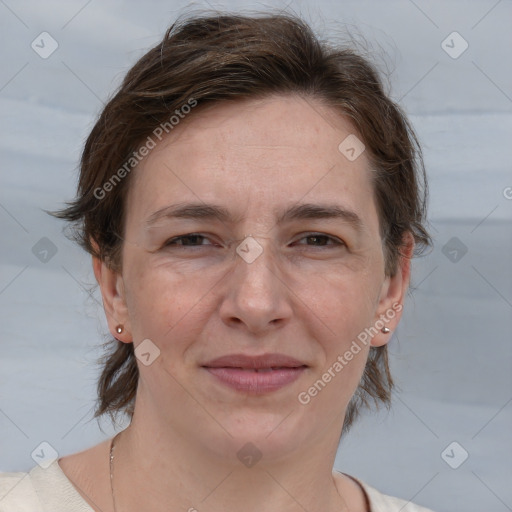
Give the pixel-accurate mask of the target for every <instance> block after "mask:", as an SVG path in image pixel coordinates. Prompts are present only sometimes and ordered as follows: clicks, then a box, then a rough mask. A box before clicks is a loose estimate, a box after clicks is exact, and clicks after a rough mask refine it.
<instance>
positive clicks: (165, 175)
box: [129, 95, 373, 217]
mask: <svg viewBox="0 0 512 512" xmlns="http://www.w3.org/2000/svg"><path fill="white" fill-rule="evenodd" d="M196 109H198V110H196V111H195V112H193V114H192V115H191V116H190V117H189V118H185V119H184V120H183V121H181V122H180V124H179V125H178V126H176V127H175V128H174V130H173V131H172V132H171V133H170V134H169V135H168V136H166V137H165V138H163V139H162V141H161V142H160V143H158V144H157V146H156V147H155V148H154V149H153V150H152V151H151V152H150V154H149V155H148V156H147V157H146V158H145V160H144V161H143V162H141V164H139V166H138V167H137V169H136V170H135V171H134V176H133V182H132V184H131V190H130V197H131V199H129V201H130V203H131V207H130V208H129V212H131V211H132V210H133V209H135V210H137V214H138V216H141V217H147V216H148V215H151V214H152V213H153V212H154V211H156V210H157V209H158V208H162V207H165V206H166V205H168V204H171V203H173V202H176V200H180V201H182V200H183V199H184V198H187V199H189V200H194V201H196V202H197V201H205V202H213V201H219V200H220V201H221V202H224V203H227V204H228V205H231V206H232V207H233V208H234V209H235V211H234V213H235V214H238V213H240V211H236V210H237V209H240V208H241V209H242V210H247V208H250V207H254V208H256V207H259V208H261V209H262V210H263V211H265V212H269V214H270V212H274V211H276V205H279V204H280V203H282V202H283V201H287V202H290V201H299V200H300V199H301V198H305V199H307V200H308V202H312V201H316V200H318V201H323V202H330V203H333V202H334V201H335V200H336V199H343V202H344V205H345V206H347V207H348V206H350V207H351V208H352V209H359V210H364V208H361V205H363V204H366V205H368V206H370V210H371V209H372V205H373V191H372V184H371V179H370V172H371V171H370V169H369V162H368V159H367V156H366V154H365V153H364V152H363V153H362V154H361V155H360V156H359V157H358V158H356V159H349V158H347V156H346V154H344V153H342V152H341V151H340V149H339V146H340V143H342V142H343V141H344V140H346V139H347V137H355V136H357V135H356V132H355V130H354V128H353V126H352V125H351V123H350V122H349V121H348V120H347V119H346V118H344V117H343V116H341V115H340V114H339V113H338V112H336V111H335V110H334V109H333V108H332V107H327V106H325V105H323V104H321V103H320V102H319V101H317V100H313V99H310V98H302V97H299V96H294V95H293V96H273V97H267V98H264V99H251V100H243V101H233V102H223V103H219V104H215V105H206V106H205V107H202V108H201V107H196ZM349 140H351V139H349ZM356 149H360V148H356ZM349 156H350V154H349ZM358 205H359V206H358ZM366 209H367V210H368V208H366ZM260 213H261V212H260ZM361 213H362V215H361V216H362V217H364V211H362V212H361Z"/></svg>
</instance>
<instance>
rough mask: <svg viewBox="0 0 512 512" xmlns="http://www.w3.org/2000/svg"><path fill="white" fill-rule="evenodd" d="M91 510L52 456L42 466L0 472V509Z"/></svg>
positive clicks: (19, 511) (21, 511)
mask: <svg viewBox="0 0 512 512" xmlns="http://www.w3.org/2000/svg"><path fill="white" fill-rule="evenodd" d="M27 510H30V512H45V511H46V510H52V512H92V509H91V508H90V507H88V506H87V504H86V503H85V502H84V501H83V500H81V499H80V496H79V495H78V494H77V492H76V490H75V489H74V487H73V485H72V484H71V482H70V481H69V480H68V479H67V478H66V475H65V474H64V473H63V472H62V470H61V469H60V467H59V464H58V462H57V460H55V461H54V462H53V463H52V464H51V465H50V466H49V467H47V468H46V469H43V468H42V467H40V466H34V467H33V468H32V469H31V470H30V471H29V472H27V473H22V472H17V473H0V512H26V511H27Z"/></svg>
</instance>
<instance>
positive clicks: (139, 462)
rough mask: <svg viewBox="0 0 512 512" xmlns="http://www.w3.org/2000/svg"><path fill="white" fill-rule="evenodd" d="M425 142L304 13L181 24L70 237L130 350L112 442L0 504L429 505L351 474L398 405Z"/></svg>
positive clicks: (86, 171)
mask: <svg viewBox="0 0 512 512" xmlns="http://www.w3.org/2000/svg"><path fill="white" fill-rule="evenodd" d="M425 191H426V188H425V184H424V171H423V166H422V162H421V154H420V150H419V147H418V145H417V142H416V138H415V136H414V133H413V131H412V129H411V127H410V126H409V124H408V122H407V120H406V119H405V117H404V116H403V114H402V113H401V111H400V110H399V108H398V107H397V106H396V105H395V104H394V103H393V102H392V101H391V100H390V99H389V98H387V96H386V95H385V94H384V93H383V90H382V86H381V83H380V80H379V78H378V76H377V74H376V72H375V71H374V69H373V68H372V66H371V65H370V64H369V63H368V62H367V61H366V60H365V59H363V58H362V57H360V56H358V55H357V54H356V53H355V52H354V51H353V50H351V49H348V48H345V49H343V48H342V49H339V48H333V47H330V46H328V45H326V44H321V43H320V42H319V41H318V40H317V39H316V38H315V36H314V34H313V33H312V32H311V30H310V28H309V27H308V26H307V25H306V24H305V23H304V22H302V21H301V20H300V19H297V18H295V17H293V16H290V15H284V14H280V15H262V16H253V17H249V16H242V15H228V14H226V15H212V16H205V17H190V18H189V19H185V20H182V21H180V22H179V23H176V24H174V25H173V26H172V27H171V28H170V29H169V30H168V32H167V33H166V35H165V37H164V39H163V41H162V42H161V43H160V44H159V45H158V46H156V47H155V48H153V49H152V50H150V51H149V52H148V53H147V54H146V55H144V56H143V57H142V58H141V59H140V60H139V62H137V63H136V64H135V66H134V67H133V68H132V69H131V70H130V71H129V72H128V74H127V76H126V77H125V79H124V82H123V84H122V86H121V88H120V90H119V91H118V92H117V94H116V95H115V96H114V97H113V99H112V100H111V101H110V102H109V103H108V104H107V105H106V106H105V108H104V110H103V112H102V113H101V116H100V118H99V120H98V121H97V123H96V125H95V126H94V128H93V130H92V132H91V134H90V135H89V138H88V139H87V142H86V144H85V148H84V152H83V155H82V161H81V174H80V182H79V187H78V195H77V198H76V200H75V201H74V202H73V203H71V204H70V205H69V207H68V208H66V209H65V210H63V211H62V212H60V213H58V214H57V215H58V216H60V217H61V218H64V219H66V220H68V221H71V222H74V223H75V225H76V230H77V231H76V232H77V236H78V239H79V241H80V243H81V245H82V246H83V247H84V248H85V249H86V250H87V251H88V252H89V253H90V254H91V255H92V257H93V267H94V273H95V276H96V279H97V281H98V284H99V286H100V289H101V293H102V297H103V304H104V309H105V313H106V317H107V320H108V325H109V329H110V332H111V333H112V335H113V337H114V338H116V339H114V340H112V342H113V350H112V351H111V353H110V354H108V356H107V357H106V360H105V366H104V370H103V373H102V375H101V378H100V381H99V384H98V391H99V402H98V408H97V411H96V417H99V416H101V415H103V414H105V413H109V414H111V415H112V417H114V416H115V415H116V414H117V413H126V414H128V416H129V417H130V418H131V423H130V425H129V427H128V428H126V429H125V430H124V431H122V432H121V433H118V434H117V435H116V436H115V437H114V439H109V440H107V441H105V442H103V443H101V444H99V445H97V446H94V447H92V448H90V449H88V450H85V451H83V452H80V453H76V454H72V455H68V456H65V457H61V458H60V459H58V460H55V461H53V463H52V464H50V465H49V467H47V468H42V467H39V466H35V467H34V468H33V469H32V470H31V471H30V473H11V474H3V475H2V476H1V478H0V489H1V492H0V496H3V498H2V499H1V500H0V511H2V512H4V511H5V512H6V511H9V512H15V511H17V510H27V507H31V508H30V510H32V511H36V510H52V511H64V510H65V511H67V512H70V511H75V510H81V511H91V510H94V511H102V512H116V511H117V512H121V511H123V512H131V511H140V510H144V511H151V512H157V511H164V510H165V511H166V512H167V511H169V510H173V511H174V510H176V511H177V510H184V511H189V512H192V511H196V510H197V511H200V512H202V511H212V512H213V511H215V512H216V511H224V512H229V511H234V510H240V509H242V508H243V509H244V510H248V511H261V510H280V511H290V512H291V511H298V510H307V511H311V512H313V511H320V510H322V511H326V510H327V511H332V512H334V511H337V512H341V511H350V512H362V511H370V510H371V511H372V512H384V511H398V510H402V511H406V512H407V511H408V512H413V511H425V510H426V509H424V508H421V507H419V506H416V505H413V504H411V503H406V502H405V501H402V500H399V499H396V498H391V497H389V496H385V495H383V494H381V493H380V492H378V491H377V490H375V489H373V488H372V487H370V486H368V485H367V484H366V483H363V482H360V481H358V480H357V479H355V478H353V477H350V476H348V475H344V474H341V473H338V472H333V464H334V458H335V454H336V450H337V447H338V442H339V439H340V435H341V433H342V430H344V431H346V430H347V429H348V428H349V427H350V425H351V424H352V423H353V421H354V419H355V418H356V416H357V414H358V412H359V411H360V409H361V408H362V407H364V406H366V405H369V404H371V403H372V402H375V403H378V402H383V403H386V404H387V403H388V402H389V400H390V393H391V388H392V379H391V376H390V374H389V368H388V364H387V352H386V344H387V343H388V342H389V340H390V338H391V335H392V333H393V331H394V329H395V328H396V326H397V324H398V322H399V319H400V316H401V312H402V308H403V302H404V299H405V296H406V292H407V288H408V284H409V276H410V259H411V257H412V256H413V254H414V252H415V251H417V250H418V249H419V248H421V247H424V246H426V245H428V244H429V243H430V238H429V235H428V233H427V231H426V229H425V228H424V225H423V223H424V218H425V217H424V216H425Z"/></svg>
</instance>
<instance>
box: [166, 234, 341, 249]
mask: <svg viewBox="0 0 512 512" xmlns="http://www.w3.org/2000/svg"><path fill="white" fill-rule="evenodd" d="M197 237H199V238H203V239H208V237H206V236H205V235H201V234H199V233H188V234H186V235H180V236H176V237H174V238H170V239H169V240H167V241H166V242H165V244H164V246H165V247H169V246H173V245H174V246H176V247H201V246H203V245H204V244H197V245H188V246H187V245H183V244H176V243H175V242H176V241H178V240H183V239H186V238H197ZM305 238H323V239H328V241H331V242H333V243H332V244H326V245H310V246H308V247H334V246H343V245H345V243H344V242H343V241H341V240H340V239H338V238H335V237H333V236H330V235H324V234H323V233H308V234H307V235H305V236H303V237H302V238H299V240H304V239H305ZM206 245H210V244H206ZM300 245H305V244H300ZM306 245H307V244H306Z"/></svg>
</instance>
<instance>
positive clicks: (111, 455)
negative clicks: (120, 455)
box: [110, 432, 121, 512]
mask: <svg viewBox="0 0 512 512" xmlns="http://www.w3.org/2000/svg"><path fill="white" fill-rule="evenodd" d="M120 434H121V432H118V433H117V434H116V435H115V436H114V437H113V438H112V441H110V490H111V491H112V504H113V505H114V512H117V511H116V500H115V497H114V484H113V470H114V443H115V441H116V439H117V437H118V436H119V435H120Z"/></svg>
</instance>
